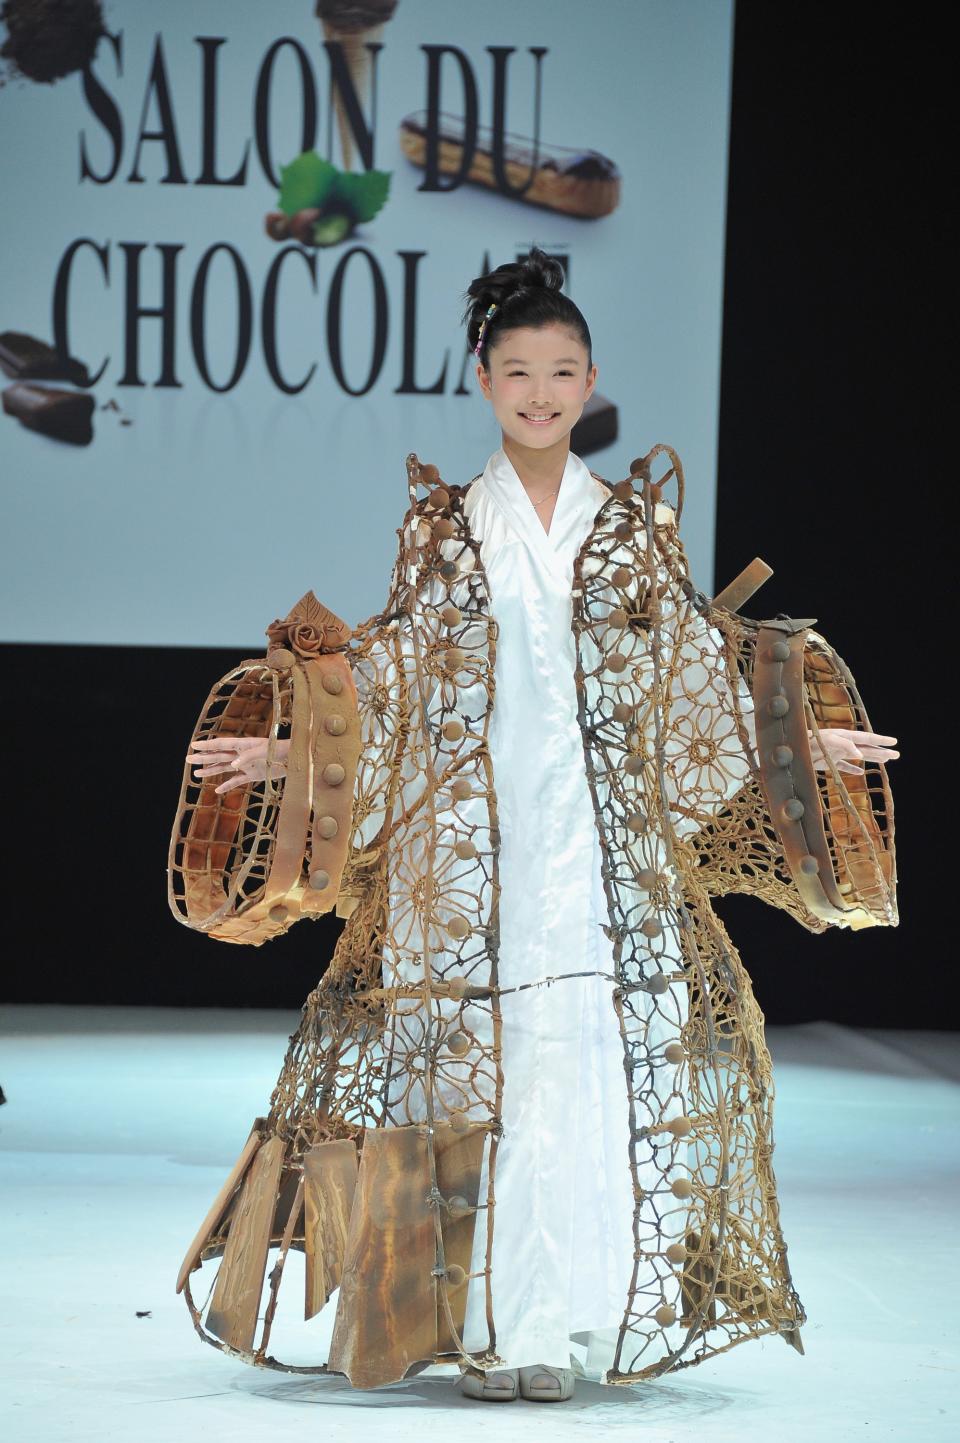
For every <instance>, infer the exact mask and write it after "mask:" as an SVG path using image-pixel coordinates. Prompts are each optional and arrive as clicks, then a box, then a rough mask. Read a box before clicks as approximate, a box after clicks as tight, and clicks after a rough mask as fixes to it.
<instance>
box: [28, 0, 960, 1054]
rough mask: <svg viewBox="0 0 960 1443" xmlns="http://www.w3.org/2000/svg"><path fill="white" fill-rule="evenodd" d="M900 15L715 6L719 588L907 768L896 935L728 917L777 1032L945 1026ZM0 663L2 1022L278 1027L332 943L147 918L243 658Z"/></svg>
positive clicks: (927, 173) (921, 50) (921, 250)
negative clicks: (64, 1012)
mask: <svg viewBox="0 0 960 1443" xmlns="http://www.w3.org/2000/svg"><path fill="white" fill-rule="evenodd" d="M892 13H895V12H892V11H891V12H887V11H885V10H884V9H883V8H882V7H881V8H880V9H878V8H877V7H876V6H869V5H860V4H850V5H841V6H837V5H815V4H803V5H776V6H771V5H768V4H765V3H763V0H740V3H739V4H738V6H737V21H736V38H735V54H734V81H733V113H732V128H731V157H730V195H729V212H728V232H727V260H726V297H725V324H724V339H723V380H722V400H721V423H720V487H719V527H718V538H717V579H718V585H719V584H722V583H723V582H724V581H725V580H727V579H729V578H730V577H731V576H732V575H733V574H734V573H736V572H737V571H739V570H740V568H741V567H742V566H743V565H744V564H745V563H746V562H747V561H748V560H750V558H751V557H753V556H754V555H756V554H760V555H762V556H763V557H764V558H765V559H766V560H767V561H769V562H770V564H771V565H772V566H773V567H774V568H775V575H774V577H773V579H772V580H771V581H770V582H768V584H767V586H766V587H765V588H764V590H763V591H762V592H761V593H760V594H759V596H758V597H757V599H756V602H755V603H753V604H752V606H753V609H754V610H755V612H757V613H762V614H764V615H773V614H775V613H776V612H778V611H787V612H791V613H793V614H794V615H799V616H816V617H818V618H819V625H820V627H821V629H822V630H823V631H824V632H825V634H826V635H827V636H828V638H829V639H830V640H831V641H832V642H833V644H834V645H835V646H836V647H837V649H838V650H839V651H840V652H841V654H842V655H844V656H845V657H846V659H847V660H848V662H849V663H850V664H851V666H852V667H853V670H854V672H855V674H856V676H857V678H858V681H859V683H860V686H861V690H862V691H863V693H864V696H865V699H866V701H867V706H868V708H869V709H870V712H871V719H872V721H873V724H874V726H875V728H876V729H877V730H879V731H891V732H895V733H897V735H898V736H899V737H900V742H901V747H902V750H903V754H904V755H903V759H902V760H901V761H899V762H897V763H895V764H894V767H895V770H894V772H893V776H894V782H895V795H896V801H897V823H898V835H899V855H900V873H901V911H902V917H903V920H902V922H901V925H900V927H899V928H898V929H896V930H890V929H872V930H870V931H867V932H861V933H853V934H850V933H845V932H832V931H831V932H828V933H825V934H823V935H820V936H812V935H810V934H808V933H806V932H805V931H803V929H801V928H799V927H798V926H797V925H796V924H795V923H794V922H792V921H790V920H789V919H788V918H786V917H784V916H782V915H781V914H779V913H776V912H773V911H772V910H770V909H769V908H766V907H764V906H763V905H762V904H760V903H758V902H754V901H752V900H749V899H728V900H727V901H726V902H725V903H724V904H723V909H722V912H723V916H724V919H725V921H726V922H727V924H728V926H729V927H730V928H731V930H732V931H733V932H734V935H735V936H736V938H737V940H738V941H739V942H741V943H742V944H743V950H744V953H745V956H746V959H747V962H748V965H749V966H750V969H751V972H752V974H753V977H754V981H755V985H756V990H757V994H758V997H759V1000H760V1004H761V1006H762V1007H763V1009H764V1011H765V1013H766V1015H767V1018H768V1020H770V1021H773V1022H792V1021H803V1020H808V1019H813V1018H831V1019H835V1020H837V1021H840V1022H847V1023H860V1024H862V1025H873V1026H885V1025H897V1026H908V1027H920V1026H927V1027H953V1026H956V1025H957V1014H956V1012H955V1011H953V1010H951V1009H950V1007H949V1005H948V1003H947V1001H946V997H945V994H946V989H947V985H948V977H949V972H948V964H949V961H950V958H949V955H948V946H949V944H948V941H947V939H946V925H945V924H944V923H943V922H942V921H941V919H938V917H937V916H936V914H935V913H934V910H933V909H934V905H935V903H936V901H937V900H938V899H939V902H940V906H941V908H942V907H943V902H944V899H945V898H948V897H949V895H950V892H949V886H950V883H949V881H948V876H947V869H948V868H949V867H951V857H950V850H949V836H950V833H949V831H948V829H947V827H945V826H943V825H942V819H944V818H950V817H952V814H953V802H952V798H951V796H950V795H949V790H950V781H949V772H948V768H947V766H946V765H945V764H944V760H945V758H946V757H947V756H948V755H949V749H950V747H951V745H952V744H951V742H950V738H949V734H948V732H947V730H946V724H945V723H944V722H943V721H942V720H940V721H938V719H937V718H938V715H939V716H941V717H942V702H943V701H944V700H945V697H944V687H945V685H946V683H945V682H944V681H943V680H942V678H943V677H944V676H945V675H947V676H949V668H947V667H945V664H944V663H945V660H946V658H947V656H948V654H949V653H948V646H949V643H948V640H947V635H946V626H945V618H946V617H947V616H948V615H949V613H947V611H946V596H945V591H946V579H945V578H946V574H947V572H946V557H945V554H944V553H945V528H944V527H943V526H938V525H937V524H936V521H935V517H936V515H937V511H938V506H939V503H940V501H941V500H942V497H941V496H940V494H939V493H940V488H941V486H942V484H943V483H942V474H943V473H942V470H938V469H937V466H936V464H935V462H934V458H933V456H932V455H931V454H929V453H928V452H927V451H926V449H925V448H926V441H925V437H926V434H927V429H926V420H927V418H926V414H925V413H926V410H927V407H928V406H929V407H930V410H931V413H933V412H934V411H935V409H936V403H937V400H938V392H939V393H940V394H941V395H942V396H943V397H944V399H945V386H942V389H941V382H940V380H939V377H940V374H941V372H940V369H939V366H938V364H937V363H938V361H939V359H940V356H939V354H938V351H937V346H936V342H935V339H934V336H935V327H934V317H935V314H936V310H937V303H936V295H937V287H936V275H935V268H934V261H933V255H932V243H931V236H932V235H934V234H935V233H936V228H935V225H934V224H933V222H934V214H933V213H934V203H933V199H932V197H933V194H934V191H935V179H936V170H937V166H938V164H939V156H940V146H941V141H940V135H941V130H942V122H941V120H940V116H939V114H938V110H937V104H938V102H937V101H936V99H935V98H932V97H935V96H936V95H937V93H938V92H937V89H936V87H935V86H934V85H932V84H931V83H930V66H931V62H932V58H933V52H934V51H935V48H936V42H935V37H928V36H926V35H921V34H920V33H919V28H917V29H910V28H909V26H910V24H912V23H913V22H907V21H905V20H903V19H902V18H898V21H897V26H896V28H893V26H892V22H890V21H889V20H888V18H887V16H888V15H890V14H892ZM921 18H922V17H921ZM916 24H917V27H919V21H918V22H916ZM640 283H642V281H641V282H640ZM921 558H922V562H921ZM171 584H189V578H188V577H184V578H171ZM938 588H940V592H939V593H938ZM117 604H118V605H122V604H123V602H122V598H118V601H117ZM0 659H2V664H3V668H4V673H3V674H4V676H5V678H6V689H7V696H8V706H7V709H6V710H7V716H8V719H10V718H13V717H14V716H16V718H17V721H16V724H15V726H14V727H12V728H9V727H8V732H7V744H6V768H5V770H6V776H7V786H6V792H7V803H8V805H7V812H6V825H5V828H4V830H5V834H6V836H7V837H8V839H11V838H16V846H15V849H14V853H13V856H12V858H11V860H10V861H8V864H7V869H6V875H7V879H8V905H7V926H8V936H9V935H10V932H11V931H15V932H19V937H18V940H17V942H16V945H15V946H14V947H12V948H9V949H8V950H7V964H6V978H5V986H4V989H3V990H4V994H5V997H6V999H7V1000H10V1001H32V1002H43V1001H47V1002H91V1003H94V1002H95V1003H104V1002H117V1003H120V1002H123V1003H131V1002H133V1003H159V1004H193V1005H208V1004H220V1005H236V1006H278V1007H292V1006H299V1005H300V1003H301V1002H302V1000H303V998H304V996H305V995H306V993H307V992H308V991H309V989H310V987H311V986H312V985H313V984H314V982H315V981H316V978H317V976H318V975H319V974H320V972H321V971H322V970H323V967H324V965H325V962H326V959H327V958H328V957H329V955H330V952H331V950H332V947H333V943H334V941H335V939H336V935H337V932H338V930H339V927H340V925H341V924H340V923H339V922H337V921H336V920H334V919H322V920H321V921H319V922H316V923H313V924H306V923H304V924H302V925H301V926H300V927H299V928H294V929H293V931H292V932H291V933H290V934H289V935H288V936H287V937H286V938H283V939H280V940H278V941H276V942H273V943H270V944H269V945H268V946H266V947H263V948H256V949H250V948H243V947H234V946H226V945H222V944H217V943H213V942H211V941H210V940H208V939H206V938H202V937H199V936H196V935H194V934H192V933H190V932H188V931H187V930H186V929H185V928H182V927H178V926H177V925H176V923H175V922H174V921H173V920H172V918H171V917H170V915H169V913H168V912H167V909H166V903H165V894H164V868H165V864H166V857H165V852H166V838H167V834H168V831H169V826H170V821H171V810H172V805H173V802H174V799H175V796H176V792H177V788H178V785H179V776H180V768H181V762H182V751H183V745H184V741H185V738H186V736H187V735H188V733H189V727H190V724H191V722H192V720H193V717H194V715H195V713H196V711H197V709H198V706H199V703H200V701H201V700H202V698H203V697H204V696H205V695H206V691H207V688H208V686H209V685H210V683H211V682H212V680H213V679H214V678H215V677H217V676H219V675H221V674H222V673H223V672H225V671H226V670H227V669H228V668H229V667H230V666H231V665H233V664H234V662H235V661H236V659H237V658H236V654H235V653H234V652H232V651H230V652H227V651H214V650H202V651H201V650H185V649H184V650H174V649H169V650H168V649H150V650H144V651H138V650H136V649H133V648H129V649H128V648H108V647H101V648H92V647H83V648H73V647H17V646H6V647H3V648H0ZM54 696H56V697H58V698H60V699H61V701H62V710H60V711H59V713H58V715H56V716H53V715H51V708H50V699H51V698H52V697H54ZM14 697H16V698H17V702H16V705H15V706H14V705H12V704H11V703H12V699H13V698H14ZM104 795H106V796H107V797H108V798H109V801H108V802H107V803H106V804H105V803H104V801H103V797H104ZM106 877H110V878H111V879H112V880H111V881H110V883H109V884H108V883H107V882H106V881H105V878H106ZM941 927H942V929H943V934H944V935H943V936H942V937H941V936H940V933H939V929H940V928H941Z"/></svg>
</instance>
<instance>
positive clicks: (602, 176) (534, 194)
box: [400, 110, 621, 220]
mask: <svg viewBox="0 0 960 1443" xmlns="http://www.w3.org/2000/svg"><path fill="white" fill-rule="evenodd" d="M428 119H429V116H428V112H427V111H426V110H419V111H416V112H413V113H411V114H410V115H406V116H404V118H403V120H402V121H401V122H400V148H401V149H402V151H403V153H404V155H405V156H406V157H407V158H408V160H411V161H412V162H413V164H414V165H419V166H422V167H425V166H426V163H427V124H428ZM439 122H440V133H439V137H438V139H439V147H438V149H439V155H438V160H437V165H438V167H439V170H440V173H441V174H442V175H460V174H461V173H462V170H463V160H464V154H465V150H464V147H465V124H464V120H463V117H462V116H456V115H448V114H446V113H445V112H441V113H440V115H439ZM504 169H505V172H506V177H507V182H508V184H509V185H511V186H512V187H515V188H516V191H517V192H519V193H511V192H501V194H506V195H507V196H508V198H509V199H510V200H519V201H525V202H526V203H527V205H538V206H545V207H546V208H547V209H548V210H557V211H561V212H562V213H563V214H565V215H578V216H582V217H584V218H585V219H590V220H596V219H598V218H599V217H600V216H604V215H610V214H611V213H612V212H613V211H615V210H616V208H617V206H618V205H619V204H620V180H621V175H620V170H619V168H618V167H617V166H616V165H615V164H614V162H613V161H612V160H611V159H610V158H609V157H608V156H606V155H601V154H600V152H599V151H598V150H572V149H569V148H567V147H565V146H560V145H551V146H549V147H548V146H543V145H540V146H537V145H535V143H534V141H533V140H531V139H530V138H529V137H528V136H524V135H515V134H513V133H512V132H510V131H505V132H504ZM531 176H532V180H531V181H530V184H529V185H527V184H526V182H527V181H528V180H530V178H531ZM463 178H464V179H465V180H468V181H472V182H473V183H474V184H475V185H483V186H486V187H487V189H488V190H499V189H500V188H499V186H498V185H497V178H496V175H495V173H494V168H493V131H492V130H491V129H490V127H489V126H483V125H478V126H477V128H476V149H475V150H474V152H473V158H472V160H471V161H470V166H469V169H468V170H467V173H466V175H465V176H464V177H463ZM522 186H526V189H524V190H522V191H520V187H522Z"/></svg>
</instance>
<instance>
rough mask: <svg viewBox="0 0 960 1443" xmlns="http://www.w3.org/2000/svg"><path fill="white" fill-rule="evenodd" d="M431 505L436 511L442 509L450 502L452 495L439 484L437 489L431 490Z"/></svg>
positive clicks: (429, 498)
mask: <svg viewBox="0 0 960 1443" xmlns="http://www.w3.org/2000/svg"><path fill="white" fill-rule="evenodd" d="M428 500H429V502H430V505H431V506H432V507H433V508H434V510H436V511H442V510H443V509H444V508H445V507H446V506H449V504H450V495H449V493H448V492H447V490H446V489H445V487H443V486H438V487H437V489H436V491H431V492H430V495H429V497H428Z"/></svg>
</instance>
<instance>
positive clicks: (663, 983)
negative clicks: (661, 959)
mask: <svg viewBox="0 0 960 1443" xmlns="http://www.w3.org/2000/svg"><path fill="white" fill-rule="evenodd" d="M669 990H670V979H669V978H668V977H665V976H664V975H663V973H662V972H655V973H654V974H653V976H652V977H651V978H650V979H649V981H648V982H647V991H648V992H649V993H650V994H651V996H653V997H662V996H663V994H664V993H665V992H668V991H669Z"/></svg>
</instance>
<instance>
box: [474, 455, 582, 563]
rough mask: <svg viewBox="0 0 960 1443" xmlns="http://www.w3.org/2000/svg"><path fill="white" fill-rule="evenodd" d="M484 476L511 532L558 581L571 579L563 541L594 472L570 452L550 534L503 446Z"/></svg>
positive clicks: (490, 494)
mask: <svg viewBox="0 0 960 1443" xmlns="http://www.w3.org/2000/svg"><path fill="white" fill-rule="evenodd" d="M578 472H579V473H580V474H578ZM483 474H484V480H485V485H486V490H487V493H488V494H489V496H490V499H491V501H492V502H493V503H494V505H495V506H496V507H497V508H498V509H499V510H500V512H501V513H502V514H503V515H504V517H505V519H506V521H507V524H508V526H509V527H510V529H511V530H512V531H513V532H514V533H515V534H516V535H517V536H518V538H519V539H520V540H522V541H524V542H525V543H526V544H527V546H528V547H529V548H530V550H531V551H532V552H533V553H534V554H535V555H536V556H538V557H539V559H540V561H541V562H542V563H543V565H544V566H545V567H546V568H547V570H548V571H550V572H551V573H552V574H553V575H554V576H555V577H557V578H558V579H563V580H567V579H568V578H567V567H566V565H565V561H564V557H563V556H562V555H561V554H560V542H561V538H562V537H563V535H564V530H565V528H566V527H567V526H568V523H569V521H570V519H571V517H572V515H573V514H574V513H575V512H576V510H577V509H578V507H580V506H582V505H583V502H584V499H585V497H584V493H583V486H582V482H583V479H584V475H586V476H588V477H589V475H590V473H589V472H588V471H587V468H586V467H585V466H584V463H583V462H582V461H581V460H580V458H579V457H578V456H575V455H574V453H573V452H572V451H570V452H568V453H567V459H566V462H565V463H564V468H563V475H562V477H561V478H560V487H559V490H558V492H557V501H556V505H555V506H554V508H553V516H552V517H551V518H550V530H549V531H546V530H544V527H543V523H542V522H541V520H540V518H539V516H538V515H537V511H536V507H535V506H534V504H533V502H532V501H531V500H530V496H529V494H528V492H527V489H526V487H525V486H524V484H523V482H522V481H521V480H520V477H519V475H518V474H517V469H516V467H515V466H514V464H513V462H512V461H511V460H510V457H509V456H508V455H507V453H506V452H505V451H504V449H503V447H500V449H499V450H497V451H495V452H494V454H493V455H492V456H491V457H490V459H489V460H488V462H487V465H486V467H485V468H484V473H483ZM590 479H591V480H592V477H591V478H590Z"/></svg>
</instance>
